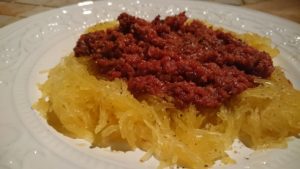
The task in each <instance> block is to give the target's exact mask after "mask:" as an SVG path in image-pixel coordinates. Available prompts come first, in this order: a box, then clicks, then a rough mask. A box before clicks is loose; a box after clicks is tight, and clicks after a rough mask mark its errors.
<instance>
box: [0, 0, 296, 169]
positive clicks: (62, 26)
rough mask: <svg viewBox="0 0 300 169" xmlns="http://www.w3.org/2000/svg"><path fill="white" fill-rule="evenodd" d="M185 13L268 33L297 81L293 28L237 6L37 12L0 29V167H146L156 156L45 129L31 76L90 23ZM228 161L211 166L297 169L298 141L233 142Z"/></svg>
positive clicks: (113, 6)
mask: <svg viewBox="0 0 300 169" xmlns="http://www.w3.org/2000/svg"><path fill="white" fill-rule="evenodd" d="M183 10H185V11H187V14H188V15H189V16H191V17H193V18H200V19H205V20H207V21H209V22H210V23H213V24H216V25H220V26H223V27H226V28H228V29H231V30H234V31H238V32H255V33H258V34H260V35H267V36H269V37H271V38H272V40H273V42H274V45H275V46H276V47H278V48H279V49H280V51H281V54H280V56H279V57H277V58H276V59H275V63H276V64H279V65H281V66H282V67H283V68H284V70H285V72H286V74H287V76H288V77H289V78H290V79H291V80H292V82H293V83H294V85H295V86H296V87H297V88H299V87H300V78H299V75H300V69H299V68H298V67H299V66H300V59H299V55H300V26H299V25H298V24H296V23H293V22H290V21H287V20H284V19H280V18H277V17H274V16H270V15H267V14H263V13H260V12H254V11H251V10H245V9H242V8H237V7H232V6H225V5H218V4H213V3H206V2H197V1H176V0H175V1H174V0H168V1H159V0H152V1H146V0H137V1H130V0H125V1H124V0H122V1H121V0H114V1H99V2H92V1H86V2H82V3H79V4H77V5H74V6H69V7H64V8H60V9H56V10H52V11H49V12H45V13H42V14H39V15H36V16H33V17H30V18H27V19H24V20H21V21H19V22H17V23H14V24H12V25H9V26H6V27H4V28H2V29H1V30H0V40H1V41H0V52H1V53H0V168H1V169H2V168H5V169H6V168H7V169H41V168H43V169H52V168H64V169H80V168H86V169H102V168H107V169H108V168H109V169H117V168H122V169H124V168H128V169H129V168H132V169H153V168H155V167H156V165H157V161H156V160H154V159H151V160H150V161H148V162H146V163H140V162H139V157H140V156H141V155H142V154H143V153H142V152H141V151H135V152H129V153H126V154H124V153H121V152H110V151H109V150H107V149H99V148H96V149H89V148H88V144H86V143H85V142H84V141H81V140H73V139H69V138H66V137H64V136H62V135H60V134H59V133H57V132H56V131H54V129H52V128H51V127H49V126H48V125H47V124H46V122H45V120H43V119H42V118H41V117H39V115H38V114H37V113H36V112H34V111H33V110H32V109H31V105H32V103H33V102H34V101H35V100H36V99H37V97H38V95H39V93H38V91H37V88H36V83H37V82H40V81H43V80H45V75H41V74H39V72H40V71H41V70H46V69H48V68H50V67H52V66H53V65H55V64H56V63H58V61H59V58H61V57H62V56H65V55H67V54H68V53H70V52H71V51H72V48H73V47H74V45H75V42H76V39H77V38H78V37H79V35H80V34H81V33H82V32H83V30H84V29H85V28H86V27H88V26H90V25H93V24H94V23H96V22H101V21H107V20H113V19H115V18H116V17H117V16H118V15H119V14H120V13H121V12H123V11H127V12H129V13H131V14H134V15H137V16H140V17H143V18H146V19H152V18H153V17H154V16H155V15H157V14H161V15H162V16H165V15H172V14H175V13H178V12H179V11H183ZM234 149H236V150H237V151H238V153H237V154H233V156H234V157H235V158H236V159H237V160H238V162H237V164H235V165H231V166H225V167H224V166H219V165H216V167H215V168H232V169H233V168H236V169H238V168H239V169H240V168H272V169H273V168H275V169H282V168H290V169H292V168H294V169H296V168H299V166H300V161H299V157H300V140H295V139H293V140H291V141H290V142H289V147H288V148H287V149H273V150H266V151H261V152H255V153H251V152H252V151H251V150H249V149H246V148H245V147H240V145H239V144H234Z"/></svg>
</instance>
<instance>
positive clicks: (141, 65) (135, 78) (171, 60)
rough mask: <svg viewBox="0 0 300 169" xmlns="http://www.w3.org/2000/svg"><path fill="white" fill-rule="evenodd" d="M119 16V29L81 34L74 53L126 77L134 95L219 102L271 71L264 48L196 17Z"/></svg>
mask: <svg viewBox="0 0 300 169" xmlns="http://www.w3.org/2000/svg"><path fill="white" fill-rule="evenodd" d="M118 21H119V24H120V25H119V27H117V28H114V29H108V30H107V31H106V32H105V31H98V32H93V33H87V34H84V35H82V36H81V37H80V39H79V40H78V42H77V45H76V47H75V48H74V51H75V56H76V57H79V56H85V57H90V58H91V60H92V61H94V63H95V64H96V65H98V69H99V73H100V74H101V75H103V76H105V77H106V78H108V79H110V80H113V79H115V78H122V79H124V80H126V81H127V83H128V89H129V90H130V92H131V93H132V94H133V95H134V96H135V97H140V96H144V95H149V94H150V95H156V96H159V97H161V98H167V97H169V96H171V97H172V98H174V99H173V100H174V103H175V105H176V106H177V107H179V108H183V107H185V106H187V105H189V104H194V105H196V107H197V108H201V107H218V106H220V105H221V104H222V103H223V102H224V101H226V100H228V99H229V98H230V97H232V96H234V95H237V94H239V93H241V92H242V91H244V90H246V89H247V88H250V87H255V86H256V84H255V83H254V76H258V77H262V78H266V77H268V76H270V75H271V73H272V72H273V70H274V67H273V63H272V59H271V57H270V56H269V55H268V54H267V53H265V52H260V51H258V50H256V49H254V48H253V47H250V46H248V45H247V44H245V43H244V42H242V41H241V40H239V39H237V38H235V37H233V36H232V35H231V34H230V33H224V32H222V31H221V30H213V29H212V28H211V27H207V26H206V25H205V24H203V23H202V22H200V21H197V20H194V21H192V22H191V23H189V24H185V23H186V21H187V17H186V15H185V13H180V14H178V15H176V16H168V17H166V18H165V19H164V20H161V19H160V17H159V16H157V17H156V18H155V19H154V20H153V21H152V22H148V21H145V20H143V19H140V18H137V17H134V16H130V15H128V14H126V13H122V14H121V15H120V16H119V17H118Z"/></svg>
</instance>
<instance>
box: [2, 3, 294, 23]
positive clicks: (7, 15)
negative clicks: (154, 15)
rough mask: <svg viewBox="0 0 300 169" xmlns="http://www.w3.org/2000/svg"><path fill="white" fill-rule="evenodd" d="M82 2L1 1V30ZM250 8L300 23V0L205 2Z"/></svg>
mask: <svg viewBox="0 0 300 169" xmlns="http://www.w3.org/2000/svg"><path fill="white" fill-rule="evenodd" d="M80 1H81V0H0V28H1V27H3V26H5V25H7V24H10V23H12V22H16V21H17V20H20V19H22V18H26V17H29V16H31V15H34V14H37V13H39V12H43V11H47V10H51V9H53V8H58V7H62V6H65V5H71V4H75V3H78V2H80ZM203 1H209V2H214V3H223V4H229V5H235V6H241V7H243V8H250V9H255V10H259V11H262V12H266V13H270V14H272V15H276V16H280V17H283V18H286V19H289V20H291V21H294V22H298V23H300V0H203Z"/></svg>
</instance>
